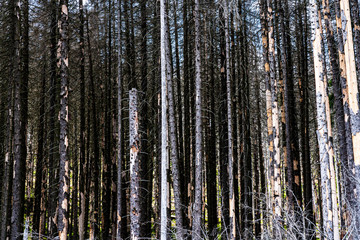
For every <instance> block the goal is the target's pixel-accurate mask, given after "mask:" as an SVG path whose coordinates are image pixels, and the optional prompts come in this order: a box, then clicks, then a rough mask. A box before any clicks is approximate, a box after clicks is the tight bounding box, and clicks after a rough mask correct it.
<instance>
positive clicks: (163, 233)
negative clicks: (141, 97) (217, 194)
mask: <svg viewBox="0 0 360 240" xmlns="http://www.w3.org/2000/svg"><path fill="white" fill-rule="evenodd" d="M165 4H166V0H160V49H161V226H160V227H161V229H160V239H161V240H166V239H167V237H168V230H167V228H168V214H167V206H168V202H167V201H168V195H169V191H168V185H167V184H168V181H167V175H168V169H169V160H168V159H169V157H168V122H167V82H169V78H170V76H169V75H168V74H167V68H168V64H169V59H168V56H169V52H168V50H169V49H168V48H167V47H168V46H167V45H168V44H167V36H168V33H167V31H168V29H167V23H166V9H165V6H166V5H165Z"/></svg>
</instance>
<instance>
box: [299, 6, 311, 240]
mask: <svg viewBox="0 0 360 240" xmlns="http://www.w3.org/2000/svg"><path fill="white" fill-rule="evenodd" d="M301 6H302V7H301ZM299 8H300V9H299V12H298V31H299V35H298V39H297V44H298V66H299V67H298V71H299V73H298V74H299V81H298V85H299V93H300V113H301V114H300V129H301V138H300V148H301V154H302V171H303V174H302V177H303V188H304V190H303V192H304V193H303V194H304V209H305V216H306V217H305V231H306V232H305V234H306V236H307V238H308V239H314V234H313V233H314V224H313V223H314V210H313V193H312V176H311V162H310V161H311V159H310V145H309V144H310V136H309V93H308V86H309V84H308V81H309V80H308V67H307V58H308V50H307V49H308V47H307V44H308V43H307V35H308V31H307V26H308V22H307V8H306V5H305V2H303V5H301V3H299ZM303 18H304V19H303Z"/></svg>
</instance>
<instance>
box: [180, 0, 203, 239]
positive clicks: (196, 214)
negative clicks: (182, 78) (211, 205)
mask: <svg viewBox="0 0 360 240" xmlns="http://www.w3.org/2000/svg"><path fill="white" fill-rule="evenodd" d="M199 8H200V3H199V0H195V9H194V20H195V86H196V89H195V106H196V110H195V115H196V119H195V122H196V123H195V154H196V155H195V201H194V207H193V225H192V239H202V234H201V232H202V225H201V206H202V171H203V160H202V158H203V152H202V151H203V146H202V117H201V114H202V113H201V109H202V106H201V101H202V94H201V53H200V12H199ZM178 239H180V238H178Z"/></svg>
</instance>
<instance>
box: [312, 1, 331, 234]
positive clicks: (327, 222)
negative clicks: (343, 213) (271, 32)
mask: <svg viewBox="0 0 360 240" xmlns="http://www.w3.org/2000/svg"><path fill="white" fill-rule="evenodd" d="M310 20H311V24H312V27H313V28H312V46H313V59H314V72H315V85H316V110H317V135H318V142H319V151H320V177H321V199H322V204H321V206H322V216H323V222H322V224H323V231H324V234H325V238H330V239H333V237H334V229H333V219H332V214H333V205H332V197H331V192H332V188H331V177H332V176H331V175H330V174H329V173H330V161H333V150H332V145H331V142H330V141H331V140H330V139H329V129H328V123H327V116H328V114H330V113H329V112H327V109H326V102H328V101H329V100H328V95H327V91H326V84H325V78H324V68H323V62H324V55H323V49H322V32H321V22H320V21H319V18H318V7H317V4H316V1H315V0H311V1H310ZM334 190H335V189H334Z"/></svg>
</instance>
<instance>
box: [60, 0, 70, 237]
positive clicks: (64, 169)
mask: <svg viewBox="0 0 360 240" xmlns="http://www.w3.org/2000/svg"><path fill="white" fill-rule="evenodd" d="M60 6H61V16H60V78H61V91H60V117H59V120H60V144H59V145H60V147H59V151H60V172H59V179H60V185H59V219H58V232H59V238H60V240H65V239H67V234H68V225H69V211H68V209H69V208H68V204H69V191H70V179H69V175H70V173H69V160H68V156H67V151H68V150H67V148H68V130H67V125H68V114H69V113H68V77H69V70H68V65H69V59H68V47H69V46H68V43H69V39H68V2H67V0H61V1H60Z"/></svg>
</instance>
